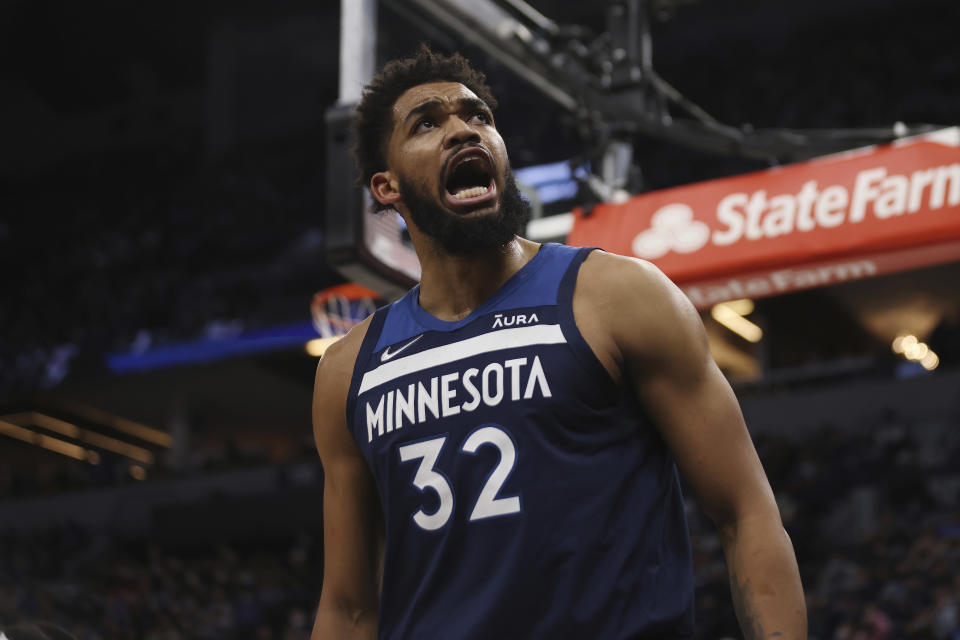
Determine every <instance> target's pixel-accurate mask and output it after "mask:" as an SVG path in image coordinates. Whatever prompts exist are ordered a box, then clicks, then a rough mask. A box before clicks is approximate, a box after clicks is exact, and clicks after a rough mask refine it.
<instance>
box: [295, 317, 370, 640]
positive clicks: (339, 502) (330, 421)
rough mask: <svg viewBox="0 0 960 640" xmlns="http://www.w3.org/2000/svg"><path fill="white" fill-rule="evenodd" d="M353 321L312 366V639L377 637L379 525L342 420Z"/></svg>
mask: <svg viewBox="0 0 960 640" xmlns="http://www.w3.org/2000/svg"><path fill="white" fill-rule="evenodd" d="M365 328H366V325H365V324H364V325H361V326H360V327H358V328H357V329H355V330H354V332H352V333H351V334H350V335H349V336H347V337H345V338H343V339H342V340H341V341H339V342H338V343H336V344H334V345H333V346H332V347H331V348H330V349H329V350H328V351H327V354H326V355H324V357H323V359H322V360H321V361H320V364H319V365H318V366H317V377H316V382H315V385H314V400H313V431H314V438H315V440H316V444H317V451H318V452H319V453H320V460H321V462H322V463H323V473H324V485H323V558H324V562H323V589H322V591H321V594H320V606H319V609H318V611H317V619H316V623H315V624H314V627H313V634H312V635H311V638H312V639H313V640H326V639H329V638H337V639H343V640H360V639H363V640H371V639H373V638H376V637H377V611H378V607H379V600H380V589H379V582H380V581H379V578H380V572H381V566H382V564H381V563H382V556H381V550H382V540H383V525H382V519H381V516H380V505H379V501H378V497H377V489H376V485H375V484H374V481H373V477H372V476H371V475H370V472H369V470H368V468H367V464H366V461H365V460H364V458H363V455H362V454H361V452H360V450H359V448H358V447H357V445H356V443H355V442H354V440H353V438H352V437H351V436H350V431H349V429H348V428H347V424H346V398H347V392H348V390H349V385H350V376H351V373H352V370H353V363H354V360H355V359H356V355H357V351H358V349H359V343H360V341H361V340H362V331H363V330H365Z"/></svg>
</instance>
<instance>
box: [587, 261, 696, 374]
mask: <svg viewBox="0 0 960 640" xmlns="http://www.w3.org/2000/svg"><path fill="white" fill-rule="evenodd" d="M574 312H575V314H576V317H577V324H578V326H580V327H581V331H583V332H584V333H585V335H586V332H587V331H591V328H590V327H584V326H582V324H584V323H581V318H584V319H585V320H586V319H587V318H590V320H586V322H585V323H586V324H588V325H594V327H593V328H592V332H593V333H594V335H597V333H598V332H600V333H606V334H608V335H609V336H610V341H611V343H612V348H613V349H615V353H616V358H617V359H618V360H620V361H632V360H636V359H638V358H640V359H653V360H660V359H662V358H665V357H667V356H668V355H669V354H672V355H673V356H674V357H675V356H678V355H680V354H681V351H687V352H689V351H690V350H691V349H692V350H695V351H700V350H702V349H703V348H705V347H706V336H705V335H704V333H703V325H702V323H701V322H700V316H699V315H698V314H697V311H696V309H694V307H693V305H692V304H691V303H690V300H689V299H688V298H687V297H686V295H684V293H683V292H682V291H681V290H680V289H679V287H677V286H676V285H675V284H673V282H671V281H670V279H669V278H667V277H666V276H665V275H664V274H663V272H662V271H660V269H658V268H657V267H656V266H655V265H653V264H651V263H650V262H647V261H646V260H640V259H638V258H627V257H624V256H619V255H616V254H612V253H607V252H605V251H594V252H592V253H591V254H590V255H589V256H588V257H587V259H586V260H585V261H584V263H583V266H582V267H581V268H580V273H579V274H578V277H577V286H576V289H575V292H574ZM596 340H597V341H598V342H602V339H596ZM588 342H589V338H588ZM690 355H692V356H694V357H697V356H696V354H690ZM601 359H602V358H601Z"/></svg>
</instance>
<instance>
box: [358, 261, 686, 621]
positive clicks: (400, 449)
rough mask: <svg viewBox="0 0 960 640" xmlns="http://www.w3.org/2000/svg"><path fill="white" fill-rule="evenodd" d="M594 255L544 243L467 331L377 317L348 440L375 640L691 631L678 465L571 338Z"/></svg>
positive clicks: (397, 314) (361, 359)
mask: <svg viewBox="0 0 960 640" xmlns="http://www.w3.org/2000/svg"><path fill="white" fill-rule="evenodd" d="M589 251H590V250H589V249H575V248H571V247H566V246H563V245H557V244H545V245H543V246H542V247H541V248H540V251H539V252H538V253H537V254H536V255H535V256H534V257H533V258H532V259H531V260H530V261H529V262H528V263H527V264H526V265H525V266H524V267H523V268H521V269H520V271H518V272H517V273H516V274H515V275H514V276H513V277H512V278H510V279H509V280H508V281H507V282H506V283H505V284H504V285H503V286H502V287H501V288H500V289H499V290H498V291H497V292H496V293H495V294H494V295H493V296H492V297H491V298H490V299H489V300H487V301H486V302H485V303H483V304H482V305H480V306H479V307H478V308H477V309H476V310H475V311H474V312H473V313H471V314H470V315H469V316H467V317H466V318H464V319H462V320H459V321H456V322H445V321H442V320H439V319H438V318H436V317H434V316H432V315H430V314H429V313H427V312H426V311H424V310H423V309H422V308H421V307H420V305H419V302H418V295H419V287H415V288H414V289H412V290H411V291H410V292H409V293H408V294H407V295H406V296H405V297H404V298H402V299H400V300H399V301H397V302H395V303H393V304H392V305H389V306H387V307H384V308H382V309H380V310H379V311H378V312H377V313H376V314H375V315H374V318H373V320H372V322H371V324H370V326H369V328H368V330H367V334H366V336H365V338H364V340H363V343H362V345H361V348H360V352H359V355H358V358H357V363H356V367H355V370H354V373H353V378H352V381H351V388H350V395H349V398H348V403H347V418H348V424H349V425H350V427H351V430H352V434H353V437H354V438H355V439H356V441H357V443H358V444H359V446H360V448H361V450H362V451H363V454H364V456H365V457H366V459H367V462H368V464H369V465H370V469H371V470H372V473H373V476H374V478H375V480H376V484H377V488H378V490H379V495H380V500H381V505H382V507H383V513H384V521H385V527H386V557H385V567H384V575H383V591H382V596H381V601H380V612H379V615H380V622H379V624H380V627H379V638H381V639H390V640H394V639H396V640H401V639H402V640H433V639H443V640H460V639H467V638H470V639H501V638H502V639H508V638H509V639H513V638H516V639H527V638H550V639H558V638H576V639H584V638H598V639H599V638H602V639H605V640H606V639H620V638H646V637H651V638H670V637H684V636H688V635H690V634H691V633H692V627H693V579H692V567H691V564H692V562H691V555H690V543H689V537H688V533H687V524H686V520H685V517H684V509H683V499H682V496H681V492H680V484H679V478H678V475H677V471H676V467H675V464H674V462H673V460H672V458H671V457H670V455H669V453H668V451H667V449H666V447H665V445H664V443H663V442H662V440H661V439H660V437H659V435H658V433H657V432H656V430H655V429H653V428H652V426H651V425H650V423H649V422H647V421H646V420H645V419H644V417H643V412H642V409H641V407H639V406H638V405H637V403H636V401H635V400H634V399H633V394H630V393H626V392H624V391H623V390H622V389H621V388H620V387H619V386H618V385H616V384H615V383H614V381H613V379H612V378H611V377H610V375H609V373H608V372H607V371H606V369H604V367H603V365H602V364H601V363H600V361H599V360H598V359H597V357H596V356H595V355H594V353H593V352H592V350H591V349H590V347H589V346H588V345H587V343H586V342H585V340H584V339H583V337H582V336H581V334H580V331H579V330H578V329H577V326H576V324H575V323H574V318H573V309H572V304H571V302H572V297H573V289H574V284H575V282H576V277H577V272H578V270H579V268H580V264H581V263H582V262H583V260H584V259H585V258H586V256H587V254H588V253H589Z"/></svg>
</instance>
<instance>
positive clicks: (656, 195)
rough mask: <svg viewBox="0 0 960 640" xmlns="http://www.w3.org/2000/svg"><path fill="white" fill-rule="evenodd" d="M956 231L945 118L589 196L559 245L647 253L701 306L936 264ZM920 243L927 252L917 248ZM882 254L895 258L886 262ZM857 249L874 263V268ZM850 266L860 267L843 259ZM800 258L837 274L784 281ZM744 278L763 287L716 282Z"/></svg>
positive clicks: (956, 170) (954, 162) (959, 191)
mask: <svg viewBox="0 0 960 640" xmlns="http://www.w3.org/2000/svg"><path fill="white" fill-rule="evenodd" d="M958 239H960V128H956V127H954V128H950V129H944V130H942V131H938V132H935V133H932V134H929V135H926V136H921V137H918V138H912V139H909V140H902V141H898V142H895V143H892V144H889V145H884V146H878V147H868V148H865V149H858V150H855V151H850V152H845V153H841V154H836V155H832V156H827V157H824V158H818V159H815V160H811V161H808V162H803V163H798V164H792V165H787V166H783V167H777V168H774V169H769V170H766V171H759V172H756V173H750V174H746V175H742V176H736V177H732V178H723V179H720V180H711V181H707V182H702V183H697V184H693V185H687V186H683V187H676V188H672V189H664V190H662V191H654V192H651V193H646V194H643V195H639V196H636V197H633V198H631V199H630V200H628V201H627V202H625V203H623V204H601V205H598V206H596V207H595V208H594V210H593V211H592V213H591V214H590V215H589V216H585V215H583V213H582V211H576V212H575V217H574V224H573V229H572V231H571V232H570V234H569V236H568V237H567V244H571V245H577V246H599V247H602V248H604V249H606V250H608V251H612V252H614V253H619V254H622V255H628V256H637V257H639V258H644V259H647V260H650V261H651V262H653V263H655V264H656V265H657V266H658V267H660V268H661V269H662V270H663V271H664V272H665V273H666V274H667V275H668V276H669V277H670V278H671V279H673V281H674V282H676V283H677V284H679V285H681V287H683V288H684V289H685V290H686V291H687V293H688V295H690V294H691V292H692V289H691V287H694V286H700V287H701V288H700V294H701V297H700V301H699V302H698V300H697V299H696V298H694V302H695V303H697V305H698V306H704V305H707V304H715V303H716V302H720V301H721V299H731V298H737V297H762V296H764V295H774V294H776V293H783V292H786V291H790V290H796V289H799V288H807V287H811V286H821V285H823V284H831V283H832V282H835V281H842V280H850V279H856V278H858V277H868V276H872V275H878V274H879V273H884V272H889V271H891V270H903V269H909V268H915V267H919V266H926V265H927V264H935V263H936V262H931V261H930V259H931V258H932V257H935V258H936V261H938V262H947V261H951V260H958V259H960V249H958V247H960V244H957V243H950V241H951V240H958ZM934 245H936V246H937V247H938V248H936V249H935V248H934ZM926 246H930V248H931V255H930V256H926V255H925V252H924V251H922V250H919V251H918V250H917V249H919V248H922V247H926ZM945 247H947V248H945ZM908 249H909V250H911V251H905V250H908ZM888 252H894V253H896V254H897V255H898V256H899V257H897V258H895V259H891V260H886V261H884V260H883V259H882V256H884V255H885V254H886V253H888ZM905 256H906V257H907V258H905ZM858 257H862V258H863V261H866V262H869V261H871V260H872V261H874V267H875V268H871V267H865V266H863V264H866V262H862V263H861V262H860V261H858V260H856V258H858ZM908 258H912V259H908ZM877 260H880V262H881V263H883V264H884V265H887V266H886V268H884V267H883V266H876V261H877ZM848 263H849V264H855V263H856V264H860V266H859V267H857V268H846V269H845V268H843V267H842V265H844V264H848ZM805 264H806V265H815V266H817V268H818V269H821V270H822V269H825V268H828V267H830V266H831V265H834V267H837V268H838V269H840V270H839V271H836V270H835V272H834V273H836V274H840V276H842V277H838V278H829V277H816V276H809V275H808V276H806V277H801V278H795V279H794V280H795V281H791V280H790V278H789V277H788V275H786V274H788V273H790V271H789V268H791V267H797V266H800V265H805ZM774 273H780V275H779V276H778V278H777V279H776V281H774V280H770V277H772V276H771V274H774ZM819 273H821V274H822V273H823V272H822V271H821V272H819ZM747 277H749V278H752V279H753V280H756V281H757V282H759V280H758V279H762V278H764V277H766V278H768V284H769V286H761V285H759V284H757V285H756V287H755V288H756V289H757V291H756V292H755V293H754V294H752V295H748V294H744V295H736V294H735V291H730V292H729V295H726V294H724V293H723V292H722V291H720V290H718V289H717V287H721V288H723V287H724V286H725V285H724V283H725V282H730V283H734V286H733V289H734V290H735V289H736V288H737V286H736V283H739V284H740V285H744V284H745V283H746V280H744V278H747ZM708 285H709V287H712V288H711V289H709V290H708V289H705V288H704V287H707V286H708ZM728 288H729V287H728ZM741 288H742V287H741ZM725 296H726V297H725ZM691 297H692V298H693V297H694V296H691ZM708 300H711V302H707V301H708Z"/></svg>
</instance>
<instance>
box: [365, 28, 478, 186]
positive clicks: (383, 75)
mask: <svg viewBox="0 0 960 640" xmlns="http://www.w3.org/2000/svg"><path fill="white" fill-rule="evenodd" d="M429 82H459V83H460V84H462V85H463V86H465V87H466V88H468V89H470V91H473V93H475V94H476V95H477V97H478V98H480V99H481V100H483V101H484V102H486V103H487V106H489V107H490V108H491V109H495V108H496V106H497V100H496V98H494V97H493V92H492V91H491V90H490V87H489V86H487V82H486V76H485V75H484V74H483V73H481V72H480V71H477V70H476V69H474V68H473V67H471V66H470V62H469V61H468V60H467V59H466V58H464V57H463V56H461V55H460V54H459V53H455V54H453V55H451V56H445V55H443V54H439V53H435V52H434V51H433V50H431V49H430V47H429V46H427V45H426V44H421V45H420V49H419V50H418V51H417V53H416V54H415V55H413V56H411V57H409V58H400V59H397V60H392V61H390V62H388V63H387V64H386V65H384V66H383V68H382V69H380V71H379V72H378V73H377V74H376V75H375V76H374V77H373V79H372V80H371V81H370V84H368V85H367V86H365V87H364V89H363V98H362V99H361V100H360V104H359V105H357V115H356V118H354V121H353V133H354V140H355V141H356V142H355V145H354V147H353V157H354V159H355V160H356V163H357V171H358V176H357V181H358V182H359V183H360V184H361V185H364V186H366V185H369V184H370V179H371V178H372V177H373V175H374V174H375V173H377V172H378V171H383V170H384V169H386V168H387V142H388V140H389V139H390V133H391V132H392V131H393V125H394V123H393V105H394V103H396V101H397V99H398V98H399V97H400V96H401V95H403V94H404V92H406V91H407V90H408V89H410V88H412V87H415V86H417V85H421V84H426V83H429Z"/></svg>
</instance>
